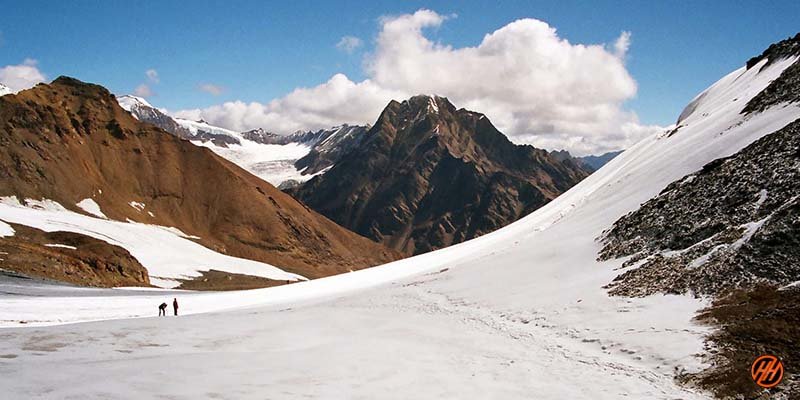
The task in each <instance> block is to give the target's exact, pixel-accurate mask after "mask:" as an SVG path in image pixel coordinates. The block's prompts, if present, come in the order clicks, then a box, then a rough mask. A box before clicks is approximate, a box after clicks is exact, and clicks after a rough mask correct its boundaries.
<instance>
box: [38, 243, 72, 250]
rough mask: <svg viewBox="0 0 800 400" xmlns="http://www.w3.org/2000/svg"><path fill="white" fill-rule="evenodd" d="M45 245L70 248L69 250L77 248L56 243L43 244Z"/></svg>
mask: <svg viewBox="0 0 800 400" xmlns="http://www.w3.org/2000/svg"><path fill="white" fill-rule="evenodd" d="M45 246H46V247H60V248H62V249H70V250H78V248H77V247H75V246H69V245H66V244H58V243H47V244H45Z"/></svg>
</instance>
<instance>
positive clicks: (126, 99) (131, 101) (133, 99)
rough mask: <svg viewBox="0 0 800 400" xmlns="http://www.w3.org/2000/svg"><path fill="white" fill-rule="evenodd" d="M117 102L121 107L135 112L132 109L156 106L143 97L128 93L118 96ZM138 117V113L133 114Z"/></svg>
mask: <svg viewBox="0 0 800 400" xmlns="http://www.w3.org/2000/svg"><path fill="white" fill-rule="evenodd" d="M117 102H118V103H119V105H120V107H122V108H124V109H125V110H126V111H128V112H133V111H132V110H135V109H138V108H145V107H147V108H155V107H153V106H152V105H151V104H150V103H148V102H147V100H145V99H144V98H143V97H139V96H134V95H130V94H126V95H123V96H119V97H117ZM133 116H134V117H136V114H134V115H133Z"/></svg>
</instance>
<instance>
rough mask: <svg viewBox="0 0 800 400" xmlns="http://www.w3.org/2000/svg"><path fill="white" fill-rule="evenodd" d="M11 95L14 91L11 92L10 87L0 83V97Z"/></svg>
mask: <svg viewBox="0 0 800 400" xmlns="http://www.w3.org/2000/svg"><path fill="white" fill-rule="evenodd" d="M11 93H14V91H12V90H11V88H10V87H8V86H6V85H3V84H2V83H0V96H5V95H7V94H11Z"/></svg>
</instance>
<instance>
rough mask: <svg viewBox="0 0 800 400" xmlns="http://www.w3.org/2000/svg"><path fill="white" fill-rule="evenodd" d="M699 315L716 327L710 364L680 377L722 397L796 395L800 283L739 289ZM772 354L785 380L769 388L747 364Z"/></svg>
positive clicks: (798, 386)
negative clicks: (758, 382)
mask: <svg viewBox="0 0 800 400" xmlns="http://www.w3.org/2000/svg"><path fill="white" fill-rule="evenodd" d="M697 320H698V321H700V322H702V323H706V324H710V325H712V326H715V327H716V328H717V329H716V330H715V332H714V333H713V334H711V336H709V337H708V339H707V342H706V346H707V352H708V354H709V357H710V359H709V362H710V363H711V365H712V366H711V367H710V368H708V369H706V370H704V371H701V372H699V373H696V374H689V375H685V376H683V377H681V378H680V379H681V380H683V381H684V382H686V383H689V384H695V385H697V386H699V387H701V388H703V389H706V390H709V391H711V392H712V393H714V395H715V396H716V397H718V398H720V399H771V400H773V399H787V400H788V399H799V398H800V379H798V377H800V375H799V373H800V288H796V287H795V288H787V289H784V290H779V289H778V288H777V287H775V286H767V285H762V286H757V287H754V288H750V289H737V290H734V291H732V292H729V293H728V294H726V295H724V296H721V297H719V298H718V299H717V300H715V301H714V302H713V304H712V305H711V306H710V307H708V308H706V309H704V310H702V311H701V312H700V313H699V315H698V316H697ZM762 354H772V355H775V356H777V357H778V358H780V360H781V361H782V362H783V365H784V377H783V381H782V382H781V383H780V384H778V385H777V386H776V387H774V388H771V389H763V388H761V387H759V386H757V385H756V384H755V382H753V380H752V378H751V376H750V367H751V364H752V362H753V360H755V359H756V358H757V357H758V356H759V355H762Z"/></svg>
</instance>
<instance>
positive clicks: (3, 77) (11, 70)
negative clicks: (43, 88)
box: [0, 58, 46, 92]
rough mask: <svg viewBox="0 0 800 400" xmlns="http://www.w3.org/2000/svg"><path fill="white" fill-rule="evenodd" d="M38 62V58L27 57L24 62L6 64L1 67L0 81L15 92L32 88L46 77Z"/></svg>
mask: <svg viewBox="0 0 800 400" xmlns="http://www.w3.org/2000/svg"><path fill="white" fill-rule="evenodd" d="M38 64H39V63H38V62H37V61H36V60H34V59H32V58H26V59H25V60H24V61H23V62H22V64H17V65H6V66H5V67H2V68H0V83H2V84H3V85H6V86H8V87H9V88H10V89H11V90H12V91H14V92H18V91H20V90H24V89H29V88H32V87H33V86H35V85H36V84H37V83H40V82H44V81H45V79H46V77H45V76H44V74H43V73H42V71H39V66H38Z"/></svg>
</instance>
